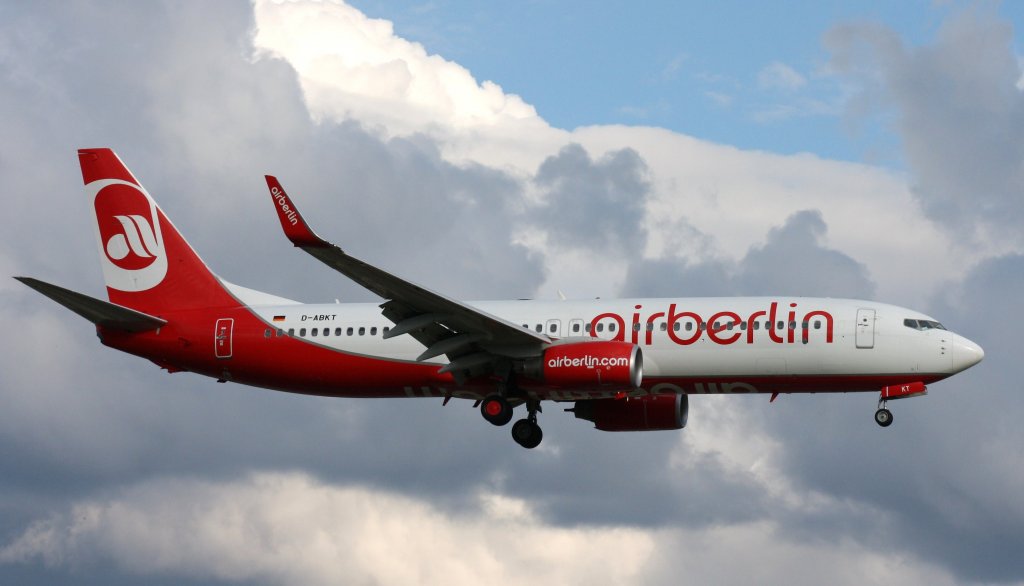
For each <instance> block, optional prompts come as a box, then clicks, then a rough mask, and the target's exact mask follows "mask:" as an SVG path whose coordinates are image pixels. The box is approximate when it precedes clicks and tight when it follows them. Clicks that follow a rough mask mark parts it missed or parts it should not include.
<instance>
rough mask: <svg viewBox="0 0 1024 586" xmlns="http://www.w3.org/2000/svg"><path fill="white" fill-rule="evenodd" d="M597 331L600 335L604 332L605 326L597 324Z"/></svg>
mask: <svg viewBox="0 0 1024 586" xmlns="http://www.w3.org/2000/svg"><path fill="white" fill-rule="evenodd" d="M597 331H598V332H599V333H600V332H603V331H604V324H597Z"/></svg>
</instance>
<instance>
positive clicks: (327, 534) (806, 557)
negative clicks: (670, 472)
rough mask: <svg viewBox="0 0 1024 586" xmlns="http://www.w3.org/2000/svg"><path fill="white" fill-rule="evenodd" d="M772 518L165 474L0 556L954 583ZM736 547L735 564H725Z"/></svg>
mask: <svg viewBox="0 0 1024 586" xmlns="http://www.w3.org/2000/svg"><path fill="white" fill-rule="evenodd" d="M623 498H629V496H628V495H623ZM681 498H684V495H681ZM776 529H777V528H776V527H775V526H774V525H773V524H772V523H770V522H756V523H739V524H731V525H726V526H720V527H717V528H713V529H710V530H703V529H701V530H694V531H687V530H682V529H660V530H659V529H639V528H627V527H601V526H594V527H573V528H561V527H557V526H553V525H549V524H546V523H545V522H543V521H540V520H538V518H537V516H536V514H535V513H534V512H533V511H532V509H531V507H530V505H529V503H527V502H525V501H522V500H519V499H514V498H510V497H508V496H504V495H500V494H495V493H491V492H487V491H484V492H481V493H479V494H478V497H477V502H476V503H473V504H471V505H470V506H469V507H468V510H466V511H463V512H456V513H452V512H446V511H444V510H441V509H438V508H437V507H435V506H432V505H429V504H426V503H425V502H423V501H421V500H418V499H416V498H411V497H407V496H399V495H396V494H394V493H390V492H386V491H382V490H378V489H369V488H364V487H359V486H337V485H331V484H327V483H323V482H321V481H318V480H316V479H314V478H311V477H310V476H308V475H305V474H300V473H259V474H254V475H252V476H250V477H248V478H245V479H241V480H235V481H229V482H212V481H199V480H183V479H161V480H155V481H150V482H147V483H143V484H139V485H135V486H132V487H129V488H127V489H125V490H123V491H121V492H120V493H119V494H117V495H116V496H113V497H110V498H104V499H92V500H85V501H79V502H77V503H75V504H74V505H72V506H71V507H70V508H69V509H67V510H65V511H62V512H59V513H57V514H54V515H53V516H51V517H49V518H46V519H40V520H37V521H36V522H34V523H32V525H31V526H30V527H28V528H27V529H26V530H25V531H24V532H23V533H22V534H21V535H20V536H18V537H17V538H15V539H13V540H12V541H11V542H9V543H7V544H6V545H4V546H2V547H0V564H18V563H26V562H32V561H36V560H41V561H43V562H44V563H45V564H47V565H49V566H56V567H63V568H71V569H73V568H76V567H80V566H83V565H88V564H92V563H96V562H108V561H109V562H113V563H114V564H115V565H116V566H118V567H120V568H121V569H122V570H123V571H125V572H128V573H130V574H135V575H138V576H160V575H164V576H178V577H188V578H195V579H200V580H201V579H219V580H238V581H248V582H262V583H270V584H308V585H316V584H339V583H340V584H352V583H376V584H444V585H449V584H455V585H459V584H481V583H483V584H496V585H498V584H523V585H526V584H636V583H648V584H675V583H678V577H679V574H678V573H679V572H680V571H683V572H685V574H686V576H687V577H688V578H690V579H695V580H696V581H698V582H709V581H710V582H717V583H743V582H749V581H750V580H751V579H753V578H756V579H757V580H758V581H764V582H774V581H786V582H788V583H793V582H792V580H794V579H795V580H796V582H795V583H815V581H817V580H819V579H820V578H822V577H824V576H833V577H835V576H839V578H838V579H839V582H835V581H834V580H833V583H848V584H855V583H862V581H863V580H871V579H878V578H884V579H885V580H886V581H896V582H900V583H905V584H914V583H918V584H931V583H936V581H938V583H943V582H947V583H948V582H950V579H949V577H948V575H946V574H944V573H942V572H939V571H937V570H935V569H934V568H931V567H929V566H927V565H922V564H919V563H917V562H915V561H913V560H907V559H903V558H900V557H898V556H894V555H892V554H887V553H883V552H878V551H872V550H870V549H869V548H865V547H863V546H860V545H856V544H853V543H837V544H828V543H825V544H823V543H811V542H809V543H801V542H799V541H791V540H788V539H785V538H783V537H781V536H780V535H778V533H777V531H776ZM739 551H742V552H744V553H743V554H742V555H743V556H744V561H743V563H735V562H736V557H735V556H736V555H738V554H737V552H739ZM794 567H799V568H800V571H799V572H793V568H794ZM883 570H885V573H884V574H883V573H882V571H883Z"/></svg>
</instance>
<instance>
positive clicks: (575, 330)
mask: <svg viewBox="0 0 1024 586" xmlns="http://www.w3.org/2000/svg"><path fill="white" fill-rule="evenodd" d="M579 331H580V324H572V333H574V334H578V333H579Z"/></svg>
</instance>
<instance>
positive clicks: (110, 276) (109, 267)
mask: <svg viewBox="0 0 1024 586" xmlns="http://www.w3.org/2000/svg"><path fill="white" fill-rule="evenodd" d="M86 191H87V192H90V193H92V194H93V207H94V208H95V211H96V228H97V236H98V238H99V245H100V252H101V260H102V261H103V262H102V264H103V277H104V280H105V281H106V283H107V286H108V287H111V288H113V289H118V290H120V291H145V290H146V289H151V288H153V287H155V286H156V285H158V284H159V283H160V282H161V281H163V279H164V277H165V276H166V275H167V254H166V252H165V250H164V242H163V237H162V235H161V232H160V224H159V220H158V216H157V208H156V205H155V204H154V203H153V201H152V199H150V198H149V196H148V195H146V193H145V192H144V191H143V190H142V188H140V187H139V186H138V185H135V184H133V183H129V182H127V181H122V180H120V179H100V180H98V181H93V182H92V183H90V184H89V185H87V186H86Z"/></svg>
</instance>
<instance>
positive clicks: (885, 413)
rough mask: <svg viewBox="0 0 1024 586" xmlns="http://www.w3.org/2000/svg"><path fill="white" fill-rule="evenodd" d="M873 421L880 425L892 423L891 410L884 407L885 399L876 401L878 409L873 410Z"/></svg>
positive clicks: (885, 425) (884, 425)
mask: <svg viewBox="0 0 1024 586" xmlns="http://www.w3.org/2000/svg"><path fill="white" fill-rule="evenodd" d="M875 423H877V424H878V425H881V426H882V427H889V426H890V425H892V411H889V410H888V409H886V408H885V400H884V399H883V400H880V401H879V402H878V411H875Z"/></svg>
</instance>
